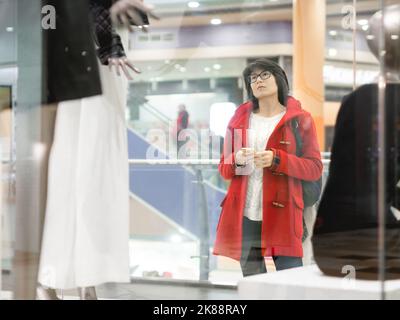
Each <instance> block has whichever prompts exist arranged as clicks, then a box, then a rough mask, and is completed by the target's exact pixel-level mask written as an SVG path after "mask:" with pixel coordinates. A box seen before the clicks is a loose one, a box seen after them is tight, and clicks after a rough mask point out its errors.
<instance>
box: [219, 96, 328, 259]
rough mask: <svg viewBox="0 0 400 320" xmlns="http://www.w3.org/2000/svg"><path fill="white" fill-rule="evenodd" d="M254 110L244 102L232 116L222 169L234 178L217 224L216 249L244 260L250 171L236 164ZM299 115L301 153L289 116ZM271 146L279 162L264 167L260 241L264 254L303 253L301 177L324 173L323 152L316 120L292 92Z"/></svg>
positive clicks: (315, 178) (314, 177)
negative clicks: (243, 247)
mask: <svg viewBox="0 0 400 320" xmlns="http://www.w3.org/2000/svg"><path fill="white" fill-rule="evenodd" d="M252 110H253V105H252V103H251V102H247V103H245V104H243V105H241V106H240V107H239V108H238V109H237V110H236V113H235V115H234V116H233V117H232V119H231V121H230V122H229V125H228V129H227V134H226V137H225V142H224V153H223V155H222V157H221V161H220V164H219V168H218V169H219V171H220V173H221V175H222V176H223V177H224V178H225V179H227V180H231V184H230V186H229V189H228V192H227V195H226V197H225V198H224V200H223V201H222V203H221V207H222V212H221V215H220V218H219V222H218V226H217V235H216V240H215V245H214V254H215V255H223V256H227V257H230V258H233V259H235V260H238V261H239V260H240V257H241V252H242V221H243V211H244V206H245V203H246V190H247V181H248V175H245V174H243V171H241V170H244V169H242V168H237V167H236V166H235V161H234V154H235V153H236V152H237V151H238V150H240V148H242V147H246V146H247V133H246V129H248V128H249V117H250V114H251V112H252ZM294 118H296V119H297V122H298V124H299V127H298V129H297V130H298V132H299V134H300V136H301V138H302V142H303V147H302V157H301V158H300V157H297V156H296V140H295V136H294V133H293V129H292V125H291V122H292V120H293V119H294ZM268 149H273V150H274V151H275V153H276V155H277V157H278V158H280V163H279V164H275V165H273V167H271V168H265V169H264V175H263V191H262V192H263V203H262V208H263V220H262V234H261V244H262V248H263V255H264V256H293V257H302V256H303V248H302V240H301V238H302V234H303V220H302V216H303V207H304V204H303V196H302V184H301V180H307V181H316V180H318V179H319V178H320V177H321V175H322V169H323V165H322V161H321V153H320V149H319V146H318V141H317V136H316V129H315V124H314V120H313V119H312V117H311V115H310V113H308V112H307V111H305V110H303V109H302V108H301V105H300V102H299V101H297V100H296V99H294V98H293V97H289V98H288V102H287V110H286V113H285V115H284V116H283V118H282V119H281V121H280V122H279V123H278V125H277V126H276V128H275V130H274V131H273V132H272V134H271V136H270V138H269V140H268V143H267V147H266V150H268Z"/></svg>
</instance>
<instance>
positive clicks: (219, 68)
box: [213, 63, 222, 70]
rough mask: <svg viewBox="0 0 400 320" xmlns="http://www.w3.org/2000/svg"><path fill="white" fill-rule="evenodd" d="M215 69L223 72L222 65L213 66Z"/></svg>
mask: <svg viewBox="0 0 400 320" xmlns="http://www.w3.org/2000/svg"><path fill="white" fill-rule="evenodd" d="M213 68H214V69H215V70H221V68H222V67H221V65H220V64H218V63H216V64H214V65H213Z"/></svg>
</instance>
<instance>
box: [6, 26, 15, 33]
mask: <svg viewBox="0 0 400 320" xmlns="http://www.w3.org/2000/svg"><path fill="white" fill-rule="evenodd" d="M6 31H7V32H13V31H14V28H13V27H7V28H6Z"/></svg>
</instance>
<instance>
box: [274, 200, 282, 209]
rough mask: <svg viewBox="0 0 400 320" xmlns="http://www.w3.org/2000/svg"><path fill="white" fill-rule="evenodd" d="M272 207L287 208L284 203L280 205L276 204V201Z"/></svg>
mask: <svg viewBox="0 0 400 320" xmlns="http://www.w3.org/2000/svg"><path fill="white" fill-rule="evenodd" d="M272 205H273V206H274V207H278V208H284V207H285V206H284V205H283V204H282V203H279V202H276V201H273V202H272Z"/></svg>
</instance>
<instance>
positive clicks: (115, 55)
mask: <svg viewBox="0 0 400 320" xmlns="http://www.w3.org/2000/svg"><path fill="white" fill-rule="evenodd" d="M111 5H112V1H111V0H90V11H91V14H92V19H93V21H94V26H93V29H94V38H95V42H96V45H97V47H98V48H97V55H98V57H99V59H100V61H101V63H102V64H103V65H108V66H110V69H111V68H112V66H114V67H115V69H116V72H117V74H118V76H119V75H120V74H121V73H120V69H122V71H123V72H124V74H125V76H126V77H127V78H128V79H129V80H132V77H131V76H130V74H129V72H128V68H130V69H131V70H133V71H134V72H136V73H140V72H141V71H140V70H139V69H138V68H136V67H135V66H134V65H133V64H132V63H131V62H130V61H129V60H128V59H127V57H126V54H125V50H124V46H123V44H122V41H121V37H120V36H119V35H118V34H117V32H116V31H115V29H114V28H113V26H112V22H111V16H110V7H111Z"/></svg>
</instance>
